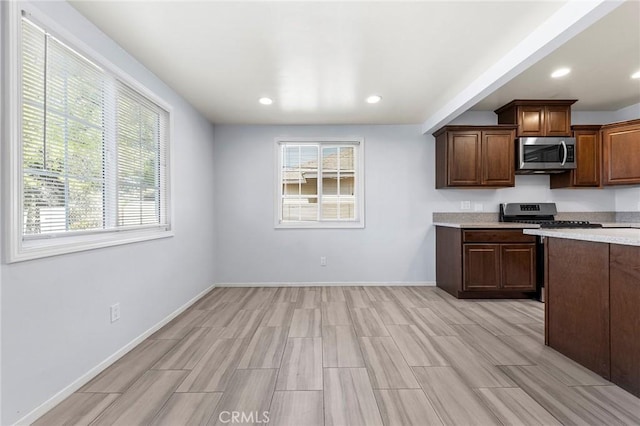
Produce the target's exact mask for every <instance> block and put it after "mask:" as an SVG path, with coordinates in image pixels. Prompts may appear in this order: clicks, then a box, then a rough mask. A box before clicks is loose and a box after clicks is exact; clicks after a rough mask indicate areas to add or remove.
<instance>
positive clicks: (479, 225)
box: [433, 222, 540, 229]
mask: <svg viewBox="0 0 640 426" xmlns="http://www.w3.org/2000/svg"><path fill="white" fill-rule="evenodd" d="M433 224H434V225H435V226H444V227H447V228H469V229H527V228H534V229H535V228H540V225H532V224H528V223H514V222H434V223H433Z"/></svg>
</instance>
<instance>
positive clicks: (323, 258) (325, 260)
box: [320, 256, 327, 266]
mask: <svg viewBox="0 0 640 426" xmlns="http://www.w3.org/2000/svg"><path fill="white" fill-rule="evenodd" d="M320 266H327V258H326V257H325V256H320Z"/></svg>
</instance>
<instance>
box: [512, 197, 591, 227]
mask: <svg viewBox="0 0 640 426" xmlns="http://www.w3.org/2000/svg"><path fill="white" fill-rule="evenodd" d="M556 214H558V209H557V208H556V204H555V203H504V204H500V222H515V223H526V224H531V225H540V227H541V228H602V225H601V224H599V223H590V222H587V221H584V220H555V215H556Z"/></svg>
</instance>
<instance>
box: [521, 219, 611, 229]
mask: <svg viewBox="0 0 640 426" xmlns="http://www.w3.org/2000/svg"><path fill="white" fill-rule="evenodd" d="M513 222H516V223H526V224H532V225H540V228H602V225H601V224H599V223H591V222H588V221H586V220H514V221H513Z"/></svg>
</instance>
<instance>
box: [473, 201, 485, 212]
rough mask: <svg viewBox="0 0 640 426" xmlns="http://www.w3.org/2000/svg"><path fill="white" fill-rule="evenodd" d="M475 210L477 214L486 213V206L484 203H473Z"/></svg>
mask: <svg viewBox="0 0 640 426" xmlns="http://www.w3.org/2000/svg"><path fill="white" fill-rule="evenodd" d="M473 210H474V211H477V212H481V211H484V206H483V205H482V203H473Z"/></svg>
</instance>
